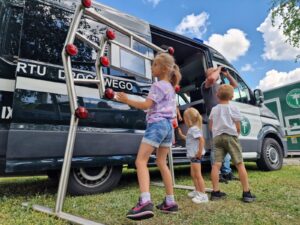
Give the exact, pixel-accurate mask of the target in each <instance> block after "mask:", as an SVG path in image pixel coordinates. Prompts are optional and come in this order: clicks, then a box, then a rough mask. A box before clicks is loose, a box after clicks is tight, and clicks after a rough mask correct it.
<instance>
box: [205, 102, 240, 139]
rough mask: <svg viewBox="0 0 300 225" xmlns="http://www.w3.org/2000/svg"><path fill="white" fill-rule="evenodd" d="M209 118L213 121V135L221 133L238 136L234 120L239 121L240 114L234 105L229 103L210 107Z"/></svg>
mask: <svg viewBox="0 0 300 225" xmlns="http://www.w3.org/2000/svg"><path fill="white" fill-rule="evenodd" d="M209 119H210V120H212V121H213V124H212V134H213V137H216V136H218V135H221V134H229V135H233V136H238V133H237V130H236V126H235V122H239V121H241V120H242V115H241V113H240V111H239V110H238V109H237V108H236V107H235V106H233V105H230V104H218V105H216V106H215V107H213V108H212V110H211V113H210V115H209Z"/></svg>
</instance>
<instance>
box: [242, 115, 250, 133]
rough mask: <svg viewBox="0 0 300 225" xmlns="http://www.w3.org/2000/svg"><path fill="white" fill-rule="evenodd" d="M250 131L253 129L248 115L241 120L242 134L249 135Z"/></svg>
mask: <svg viewBox="0 0 300 225" xmlns="http://www.w3.org/2000/svg"><path fill="white" fill-rule="evenodd" d="M250 131H251V124H250V121H249V120H248V119H247V118H246V117H243V119H242V120H241V135H242V136H247V135H249V134H250Z"/></svg>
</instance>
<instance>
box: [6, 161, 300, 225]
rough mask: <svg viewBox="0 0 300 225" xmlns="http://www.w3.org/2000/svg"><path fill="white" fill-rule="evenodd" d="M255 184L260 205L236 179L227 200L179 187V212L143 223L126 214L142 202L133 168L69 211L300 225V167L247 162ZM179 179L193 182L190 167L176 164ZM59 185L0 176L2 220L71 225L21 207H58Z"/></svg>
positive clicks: (76, 200) (104, 218)
mask: <svg viewBox="0 0 300 225" xmlns="http://www.w3.org/2000/svg"><path fill="white" fill-rule="evenodd" d="M247 169H248V172H249V178H250V185H251V188H252V192H253V193H255V195H256V196H257V201H256V202H255V203H251V204H247V203H243V202H241V201H240V199H241V187H240V183H239V182H237V181H232V182H230V183H229V184H221V190H222V191H225V192H226V193H227V194H228V197H227V199H226V200H221V201H217V202H209V203H207V204H201V205H196V204H194V203H192V202H191V200H190V199H189V198H188V197H187V193H188V191H187V190H179V189H176V190H175V193H176V200H177V202H178V204H179V207H180V211H179V213H178V214H176V215H165V214H161V213H160V212H158V211H157V210H156V211H155V216H154V217H153V218H151V219H149V220H144V221H142V222H134V221H131V220H128V219H126V218H125V215H126V212H127V211H128V209H130V208H131V207H133V206H134V205H135V203H136V201H137V198H138V195H139V192H138V187H137V182H136V174H135V172H134V170H125V171H124V175H123V177H122V180H121V182H120V185H119V186H118V187H117V188H116V189H115V190H114V191H113V192H110V193H105V194H99V195H93V196H81V197H71V196H68V197H67V198H66V201H65V206H64V211H65V212H68V213H72V214H74V215H78V216H82V217H84V218H88V219H91V220H94V221H98V222H100V223H103V224H107V225H118V224H129V225H130V224H138V225H150V224H155V225H160V224H166V225H172V224H174V225H177V224H182V225H183V224H184V225H196V224H247V225H249V224H262V225H266V224H270V225H271V224H272V225H274V224H289V225H291V224H300V166H284V167H283V169H282V170H280V171H274V172H261V171H258V170H257V168H256V166H255V164H253V163H248V164H247ZM151 170H152V172H151V177H152V179H153V180H160V176H159V173H158V171H157V170H155V169H151ZM175 174H176V183H177V184H184V185H192V181H191V179H190V177H189V175H188V174H189V168H188V167H180V168H176V171H175ZM204 176H205V181H206V185H207V187H211V183H210V179H209V173H208V172H204ZM56 192H57V187H56V184H54V183H51V181H49V180H48V179H47V177H21V178H1V179H0V224H1V225H6V224H7V225H29V224H30V225H31V224H34V225H36V224H41V225H42V224H43V225H45V224H49V225H50V224H53V225H54V224H55V225H63V224H69V223H68V222H66V221H63V220H59V219H56V218H54V217H51V216H48V215H46V214H42V213H39V212H35V211H33V210H31V209H29V208H24V207H22V206H21V203H22V202H29V203H31V204H40V205H44V206H48V207H51V208H54V206H55V200H56V199H55V197H56ZM151 193H152V200H153V202H154V204H158V203H160V202H161V201H162V199H163V197H164V189H163V188H161V187H154V186H151Z"/></svg>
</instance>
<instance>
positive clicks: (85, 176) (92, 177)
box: [73, 166, 113, 188]
mask: <svg viewBox="0 0 300 225" xmlns="http://www.w3.org/2000/svg"><path fill="white" fill-rule="evenodd" d="M112 168H113V167H108V166H103V167H97V168H75V169H73V175H74V178H75V179H76V181H77V182H78V183H80V184H81V185H82V186H85V187H88V188H94V187H97V186H100V185H102V184H103V183H105V182H106V181H107V179H108V178H109V177H110V175H111V173H112Z"/></svg>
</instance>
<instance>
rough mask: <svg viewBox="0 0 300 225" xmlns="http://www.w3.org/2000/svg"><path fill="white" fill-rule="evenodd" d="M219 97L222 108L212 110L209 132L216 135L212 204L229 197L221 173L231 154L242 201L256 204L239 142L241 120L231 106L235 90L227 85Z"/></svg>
mask: <svg viewBox="0 0 300 225" xmlns="http://www.w3.org/2000/svg"><path fill="white" fill-rule="evenodd" d="M217 97H218V99H219V104H218V105H216V106H215V107H213V108H212V110H211V113H210V116H209V128H210V129H211V130H212V134H213V144H214V148H213V151H214V156H215V157H214V160H215V161H214V162H213V165H212V170H211V180H212V185H213V191H212V192H211V200H218V199H222V198H224V197H226V193H224V192H220V188H219V171H220V168H221V165H222V162H223V159H224V157H225V155H226V154H227V153H229V154H230V156H231V158H232V162H233V163H234V164H235V166H236V168H237V170H238V173H239V178H240V181H241V184H242V187H243V195H242V199H243V201H244V202H253V201H255V199H256V197H255V195H253V194H251V192H250V189H249V183H248V174H247V171H246V168H245V165H244V163H243V157H242V148H241V145H240V143H239V140H238V136H239V134H240V128H241V126H240V121H241V119H242V116H241V114H240V112H239V110H238V109H237V108H236V107H234V106H233V105H230V104H229V101H230V100H232V98H233V87H232V86H231V85H228V84H223V85H221V86H220V87H219V89H218V91H217Z"/></svg>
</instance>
